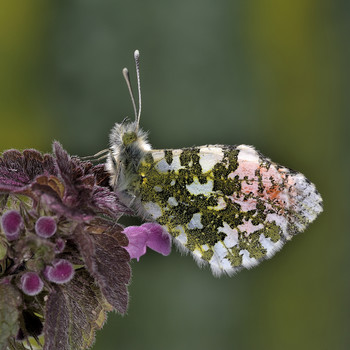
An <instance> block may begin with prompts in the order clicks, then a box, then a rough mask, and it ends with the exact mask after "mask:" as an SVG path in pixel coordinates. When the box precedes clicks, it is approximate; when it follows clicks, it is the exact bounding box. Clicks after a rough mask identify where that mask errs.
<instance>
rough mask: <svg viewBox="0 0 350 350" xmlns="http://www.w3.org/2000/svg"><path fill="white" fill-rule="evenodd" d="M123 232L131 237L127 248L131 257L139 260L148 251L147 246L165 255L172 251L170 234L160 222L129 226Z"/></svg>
mask: <svg viewBox="0 0 350 350" xmlns="http://www.w3.org/2000/svg"><path fill="white" fill-rule="evenodd" d="M123 232H124V233H125V234H126V236H127V237H128V239H129V245H128V246H127V247H126V248H125V249H126V250H127V251H128V253H129V254H130V259H137V261H139V259H140V257H141V256H142V255H144V254H145V253H146V248H147V247H149V248H151V249H153V250H155V251H156V252H158V253H160V254H163V255H169V254H170V252H171V239H170V236H169V234H168V233H167V232H166V231H165V230H164V229H163V227H162V226H160V225H159V224H156V223H146V224H143V225H141V226H129V227H126V228H125V229H124V231H123Z"/></svg>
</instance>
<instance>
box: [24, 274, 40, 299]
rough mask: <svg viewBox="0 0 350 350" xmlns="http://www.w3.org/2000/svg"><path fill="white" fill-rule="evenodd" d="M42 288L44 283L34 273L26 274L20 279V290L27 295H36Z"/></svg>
mask: <svg viewBox="0 0 350 350" xmlns="http://www.w3.org/2000/svg"><path fill="white" fill-rule="evenodd" d="M43 287H44V283H43V281H42V280H41V278H40V277H39V275H38V274H37V273H36V272H26V273H25V274H24V275H22V277H21V289H22V290H23V292H24V293H25V294H27V295H37V294H39V293H40V292H41V291H42V289H43Z"/></svg>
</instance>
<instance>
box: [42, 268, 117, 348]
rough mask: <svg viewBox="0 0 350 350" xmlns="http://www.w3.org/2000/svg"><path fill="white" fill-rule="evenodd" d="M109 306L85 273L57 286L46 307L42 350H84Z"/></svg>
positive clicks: (99, 325)
mask: <svg viewBox="0 0 350 350" xmlns="http://www.w3.org/2000/svg"><path fill="white" fill-rule="evenodd" d="M110 310H111V307H110V305H109V304H108V303H107V302H106V299H105V298H104V296H103V295H102V294H101V292H100V290H99V288H98V287H97V286H96V285H95V284H94V280H93V279H92V277H91V276H90V275H89V274H88V273H87V271H86V270H83V269H81V270H78V271H76V274H75V275H74V278H73V280H72V281H71V282H69V283H67V284H64V285H61V286H58V287H57V288H56V289H55V291H53V292H52V293H51V294H50V295H49V298H48V301H47V304H46V313H45V324H44V337H45V344H44V350H49V349H50V350H51V349H60V350H84V349H88V348H89V347H91V345H92V344H93V342H94V340H95V332H96V330H98V329H100V328H102V326H103V324H104V322H105V320H106V311H110Z"/></svg>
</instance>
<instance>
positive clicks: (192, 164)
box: [106, 50, 322, 276]
mask: <svg viewBox="0 0 350 350" xmlns="http://www.w3.org/2000/svg"><path fill="white" fill-rule="evenodd" d="M134 59H135V63H136V75H137V86H138V99H139V107H138V109H137V108H136V103H135V99H134V97H133V93H132V88H131V83H130V78H129V73H128V70H127V69H126V68H124V70H123V74H124V78H125V81H126V83H127V86H128V89H129V93H130V96H131V100H132V104H133V108H134V112H135V121H131V122H130V121H128V120H127V119H125V120H124V121H123V122H122V123H116V124H115V125H114V127H113V129H112V131H111V133H110V149H109V154H108V155H107V161H106V170H107V171H108V172H109V174H110V183H111V185H112V187H113V188H114V190H115V191H116V192H117V193H118V195H119V196H120V198H121V200H122V201H123V202H124V203H125V204H127V205H128V206H130V207H132V208H134V210H136V211H137V213H138V214H139V215H141V216H142V217H143V218H145V219H146V220H147V221H156V222H158V223H159V224H160V225H162V226H163V228H164V229H165V230H166V231H167V232H168V233H169V234H170V235H171V236H172V239H173V242H175V244H176V245H177V246H178V248H179V249H180V250H181V251H183V252H190V253H191V254H192V256H193V257H194V259H195V260H196V261H197V262H198V264H199V265H205V264H209V265H210V268H211V270H212V272H213V274H214V275H216V276H219V275H222V274H228V275H233V274H234V273H236V272H237V271H239V270H240V269H242V268H251V267H253V266H255V265H257V264H259V263H260V262H261V261H262V260H264V259H268V258H271V257H272V256H273V255H274V254H275V253H276V252H277V251H278V250H280V249H281V247H282V246H283V245H284V244H285V242H286V241H288V240H290V239H291V238H292V237H293V236H295V235H296V234H298V233H299V232H302V231H304V230H305V228H306V227H307V226H308V225H309V224H310V223H311V222H312V221H314V220H315V219H316V217H317V216H318V214H319V213H321V212H322V198H321V196H320V194H319V193H318V192H317V190H316V188H315V186H314V185H313V184H312V183H311V182H310V181H309V180H308V179H307V178H306V177H305V176H304V175H302V174H301V173H298V172H296V171H294V170H291V169H288V168H286V167H284V166H281V165H278V164H276V163H274V162H272V161H271V160H270V159H269V158H267V157H265V156H264V155H262V154H261V153H260V152H258V151H257V150H256V149H255V148H254V147H252V146H248V145H236V146H225V145H205V146H199V147H189V148H182V149H159V150H154V149H152V147H151V145H150V144H149V142H148V140H147V134H146V133H145V132H144V131H143V130H142V129H141V128H140V127H139V123H140V115H141V88H140V70H139V51H137V50H136V51H135V53H134Z"/></svg>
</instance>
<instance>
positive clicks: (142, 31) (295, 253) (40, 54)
mask: <svg viewBox="0 0 350 350" xmlns="http://www.w3.org/2000/svg"><path fill="white" fill-rule="evenodd" d="M349 23H350V2H348V1H346V0H343V1H342V0H338V1H334V0H328V1H327V0H321V1H316V0H295V1H278V0H275V1H273V0H261V1H229V0H217V1H215V2H214V1H209V0H202V1H199V0H178V1H155V0H151V1H136V0H135V1H134V0H131V1H112V0H100V1H92V0H80V1H66V0H65V1H51V2H48V1H7V2H5V1H4V2H2V3H1V10H0V79H1V80H0V125H1V126H0V130H1V132H0V135H1V136H0V149H1V150H4V149H7V148H28V147H34V148H37V149H39V150H42V151H49V150H50V148H51V142H52V140H53V139H57V140H60V141H61V142H62V143H63V145H64V147H65V148H66V149H67V150H68V151H69V152H70V153H73V154H79V155H90V154H94V153H96V152H97V151H99V150H101V149H103V148H105V147H106V146H107V143H108V134H109V130H110V129H111V127H112V126H113V124H114V123H115V122H116V121H121V120H122V119H123V118H124V117H125V116H127V115H129V116H132V106H131V103H130V99H129V96H128V92H127V89H126V86H125V83H124V81H123V78H122V74H121V69H122V68H123V67H124V66H128V67H129V68H130V71H131V72H132V74H133V73H134V63H133V58H132V53H133V51H134V50H135V49H139V50H140V52H141V75H142V91H143V102H144V103H143V115H142V118H141V122H142V123H141V124H142V126H143V128H144V129H146V130H150V140H151V143H152V144H153V147H154V148H180V147H185V146H192V145H202V144H207V143H212V144H215V143H221V144H240V143H246V144H253V145H255V146H256V147H257V148H258V149H259V150H261V151H262V152H263V153H264V154H265V155H267V156H269V157H271V158H272V159H273V160H274V161H276V162H279V163H282V164H283V165H286V166H288V167H291V168H294V169H297V170H299V171H302V172H303V173H304V174H305V175H306V176H307V177H308V178H309V179H311V181H313V182H314V183H315V184H316V185H317V187H318V189H319V191H320V192H321V194H322V195H323V198H324V201H325V212H324V213H323V214H322V215H321V216H320V218H319V219H318V220H317V221H316V222H315V223H314V224H312V225H311V227H310V228H309V229H308V230H307V232H305V233H303V234H301V235H299V236H298V237H296V238H295V239H294V240H293V241H292V242H290V243H288V244H287V245H286V247H285V248H284V249H283V250H282V252H280V253H279V254H277V256H275V257H274V258H273V259H271V260H269V261H266V262H264V263H263V264H262V265H261V266H259V267H258V268H255V269H253V270H250V271H242V272H241V273H239V274H238V275H237V276H235V277H233V278H225V277H224V278H220V279H217V278H214V277H213V276H212V275H211V273H210V271H209V270H208V269H202V270H201V269H199V268H198V267H197V266H196V264H195V263H194V262H193V260H192V258H191V257H189V256H181V255H180V254H179V253H178V252H177V251H176V250H175V249H174V250H173V252H172V254H171V255H170V256H169V257H163V256H161V255H158V254H156V253H153V252H150V253H149V254H147V255H146V256H145V257H143V258H142V259H141V262H140V263H136V262H133V263H132V268H133V279H132V284H131V286H130V294H131V300H130V308H129V312H128V314H127V315H126V316H124V317H121V316H120V315H117V314H113V315H110V317H109V319H108V322H107V324H106V326H105V327H104V329H103V330H102V331H100V332H98V336H97V341H96V344H95V346H94V350H102V349H104V350H112V349H127V350H128V349H166V350H173V349H174V350H175V349H202V350H206V349H272V350H274V349H349V348H350V327H349V326H350V305H349V294H350V293H349V292H350V283H349V272H348V267H349V262H350V261H349V260H350V259H349V244H350V239H349V219H348V218H349V185H348V183H347V182H346V180H348V176H346V175H348V174H349V170H350V169H349V156H348V152H349V141H348V140H349V136H348V134H349V122H348V118H346V117H345V116H348V114H349V103H348V101H349V92H350V87H349V78H350V77H349V59H350V50H349V47H350V46H349V44H350V43H349V33H350V25H349ZM134 76H135V75H134V74H133V76H132V77H134Z"/></svg>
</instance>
